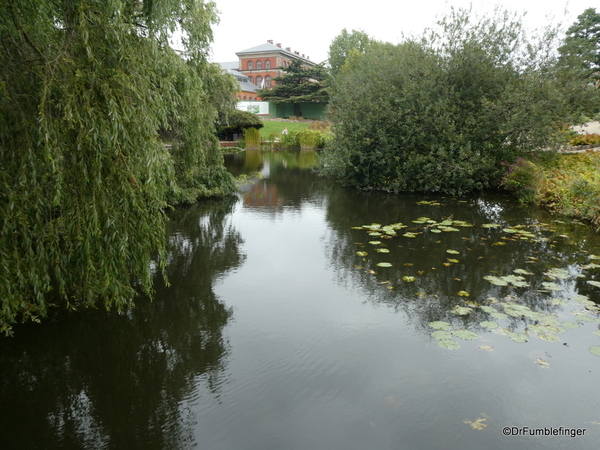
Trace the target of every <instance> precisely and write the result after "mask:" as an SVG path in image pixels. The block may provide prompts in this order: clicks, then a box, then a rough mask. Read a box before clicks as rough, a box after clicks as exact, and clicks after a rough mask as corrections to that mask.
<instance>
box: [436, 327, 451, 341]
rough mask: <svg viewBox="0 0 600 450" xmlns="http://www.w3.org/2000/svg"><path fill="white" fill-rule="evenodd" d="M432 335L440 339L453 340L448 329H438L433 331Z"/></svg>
mask: <svg viewBox="0 0 600 450" xmlns="http://www.w3.org/2000/svg"><path fill="white" fill-rule="evenodd" d="M431 336H432V337H434V338H435V339H438V340H442V341H443V340H451V339H452V334H451V333H450V332H449V331H446V330H437V331H434V332H433V333H431Z"/></svg>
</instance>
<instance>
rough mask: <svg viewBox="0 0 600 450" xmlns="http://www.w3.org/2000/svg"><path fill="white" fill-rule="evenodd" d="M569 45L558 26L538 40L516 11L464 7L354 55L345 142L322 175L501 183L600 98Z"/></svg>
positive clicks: (332, 152) (431, 185)
mask: <svg viewBox="0 0 600 450" xmlns="http://www.w3.org/2000/svg"><path fill="white" fill-rule="evenodd" d="M557 47H558V33H557V32H556V31H555V30H551V29H548V30H546V31H545V32H544V33H543V34H541V35H539V36H535V37H529V36H527V34H526V32H525V30H524V28H523V25H522V23H521V21H520V19H519V17H516V16H514V15H512V14H510V13H508V12H505V11H500V10H497V11H495V13H494V15H492V16H487V17H483V18H478V19H475V18H473V17H472V16H471V15H470V13H469V12H468V11H463V10H453V12H452V13H451V14H450V15H449V16H447V17H446V18H444V19H443V20H441V21H440V22H439V27H438V28H437V29H436V30H434V31H429V32H426V33H425V34H424V36H423V37H422V38H420V39H407V40H405V41H404V42H402V43H400V44H398V45H392V44H388V43H377V42H371V43H370V45H366V46H364V47H363V48H361V50H360V51H350V52H348V57H347V58H346V60H345V63H344V64H343V66H342V67H341V69H340V70H339V72H338V73H337V74H336V76H335V78H334V79H333V82H332V86H331V87H330V98H331V101H330V110H331V114H330V118H331V120H332V121H333V127H332V130H333V132H334V135H335V138H334V140H333V141H332V142H331V144H330V145H329V146H328V147H327V148H326V149H325V150H324V152H323V154H322V157H321V168H320V171H321V172H322V173H323V174H325V175H328V176H330V177H332V178H334V179H336V180H338V181H340V182H341V183H343V184H346V185H349V186H354V187H357V188H360V189H374V190H383V191H389V192H400V191H419V192H432V193H433V192H439V193H449V194H464V193H469V192H473V191H478V190H482V189H487V188H494V187H497V186H498V185H499V183H500V180H501V178H502V175H503V174H504V172H505V171H506V167H505V166H503V165H502V164H503V163H509V164H510V163H513V162H514V161H515V160H516V158H517V157H519V156H520V155H524V154H526V153H528V152H530V151H532V150H537V149H540V148H549V147H551V146H552V145H553V144H554V142H555V138H556V135H557V132H558V131H559V129H560V127H561V126H562V125H563V124H565V123H576V122H577V120H578V119H579V118H580V117H581V115H582V114H584V113H587V114H589V113H591V112H592V111H593V109H594V108H596V107H597V105H598V90H597V89H596V88H595V87H594V85H593V84H592V83H588V82H586V81H585V80H582V79H581V77H578V76H574V72H573V70H571V69H570V68H569V67H565V65H564V64H563V65H560V64H558V57H557V56H556V55H557V52H556V51H555V49H556V48H557Z"/></svg>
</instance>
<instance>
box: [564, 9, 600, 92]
mask: <svg viewBox="0 0 600 450" xmlns="http://www.w3.org/2000/svg"><path fill="white" fill-rule="evenodd" d="M558 50H559V52H560V54H561V64H563V65H565V66H568V67H571V68H574V69H575V70H577V71H578V72H579V73H580V75H581V76H582V77H583V78H588V79H592V80H595V81H596V82H599V81H600V14H599V13H597V12H596V10H595V9H594V8H588V9H586V10H585V11H584V12H583V13H582V14H580V15H579V16H578V17H577V22H575V23H574V24H573V25H571V27H570V28H569V29H568V30H567V36H566V38H565V41H564V44H563V45H562V46H561V47H560V48H559V49H558Z"/></svg>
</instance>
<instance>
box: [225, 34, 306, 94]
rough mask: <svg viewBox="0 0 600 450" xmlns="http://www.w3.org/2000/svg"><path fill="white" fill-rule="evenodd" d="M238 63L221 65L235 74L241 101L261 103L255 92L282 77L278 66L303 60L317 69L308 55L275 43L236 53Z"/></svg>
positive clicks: (285, 65) (274, 83) (303, 62)
mask: <svg viewBox="0 0 600 450" xmlns="http://www.w3.org/2000/svg"><path fill="white" fill-rule="evenodd" d="M236 56H237V57H238V61H233V62H226V63H220V66H221V68H222V69H223V70H225V71H227V72H228V73H230V74H231V75H233V76H234V77H235V78H236V79H237V80H238V81H239V82H240V93H238V95H237V98H238V100H240V101H251V100H259V99H260V98H259V97H257V95H256V91H257V90H258V89H261V88H270V87H274V86H275V85H276V82H275V80H274V78H276V77H279V76H281V75H283V71H282V70H280V69H279V67H287V66H288V65H290V63H291V62H292V61H300V62H302V64H303V65H305V66H307V67H312V66H316V63H314V62H312V61H311V60H310V57H309V56H305V55H304V54H300V52H296V51H294V52H293V51H292V50H291V48H290V47H287V48H283V47H282V46H281V44H273V41H272V40H269V41H267V42H266V43H265V44H261V45H257V46H256V47H251V48H248V49H246V50H242V51H241V52H237V53H236Z"/></svg>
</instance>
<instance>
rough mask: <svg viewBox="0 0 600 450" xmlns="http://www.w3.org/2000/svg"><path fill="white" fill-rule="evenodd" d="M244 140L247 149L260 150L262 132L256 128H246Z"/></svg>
mask: <svg viewBox="0 0 600 450" xmlns="http://www.w3.org/2000/svg"><path fill="white" fill-rule="evenodd" d="M244 140H245V142H246V148H260V131H258V130H257V129H256V128H246V129H245V130H244Z"/></svg>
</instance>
